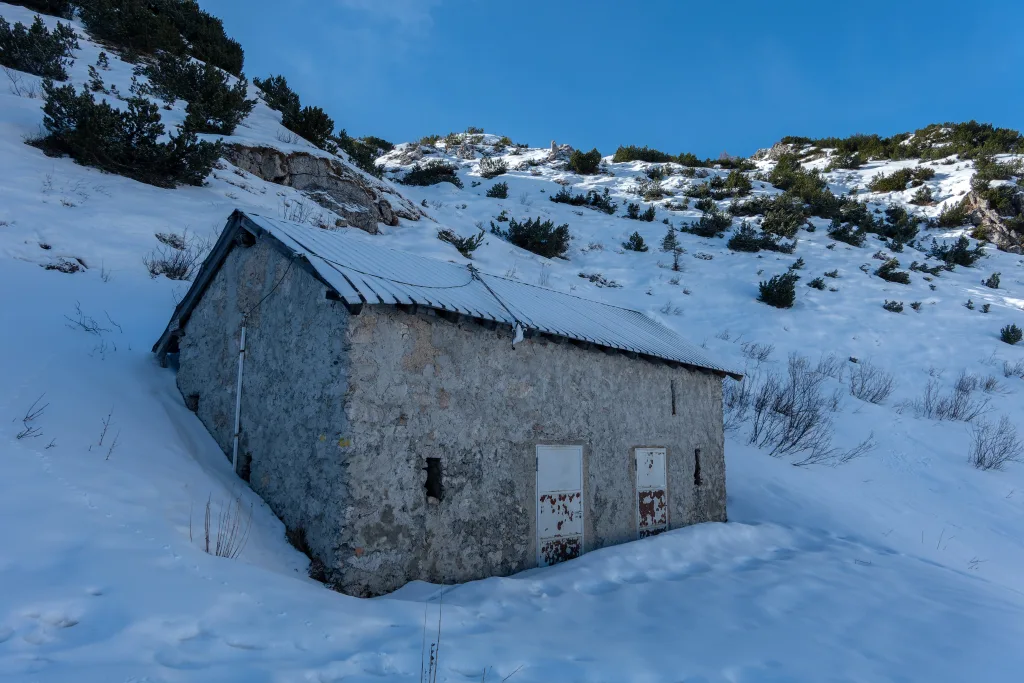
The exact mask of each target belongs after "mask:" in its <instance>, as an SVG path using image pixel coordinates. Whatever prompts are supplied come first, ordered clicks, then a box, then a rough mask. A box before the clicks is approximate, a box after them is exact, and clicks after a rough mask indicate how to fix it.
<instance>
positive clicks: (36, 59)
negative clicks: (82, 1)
mask: <svg viewBox="0 0 1024 683" xmlns="http://www.w3.org/2000/svg"><path fill="white" fill-rule="evenodd" d="M77 49H78V37H77V35H76V34H75V30H74V29H73V28H71V26H70V25H68V24H62V23H60V22H57V26H56V28H54V29H53V31H49V30H47V28H46V24H44V23H43V20H42V19H40V18H39V17H38V16H37V17H36V18H35V21H33V22H32V25H31V26H29V27H26V26H25V25H24V24H22V23H21V22H17V23H15V24H14V26H13V27H12V26H11V25H10V24H9V23H7V20H6V19H4V18H3V17H0V66H6V67H10V68H12V69H17V70H18V71H25V72H27V73H30V74H35V75H36V76H42V77H43V78H50V79H53V80H56V81H63V80H67V77H68V72H67V68H68V67H69V66H71V63H72V62H73V61H74V60H73V59H72V57H71V51H72V50H77Z"/></svg>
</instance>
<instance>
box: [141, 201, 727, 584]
mask: <svg viewBox="0 0 1024 683" xmlns="http://www.w3.org/2000/svg"><path fill="white" fill-rule="evenodd" d="M153 350H154V352H155V353H156V354H157V356H158V357H159V358H160V360H161V361H164V362H165V363H168V364H169V365H171V366H172V367H176V368H177V384H178V387H179V389H180V390H181V394H182V396H183V398H184V400H185V403H186V405H187V406H188V407H189V408H190V409H191V410H193V411H194V412H195V413H196V414H197V415H198V417H199V419H200V420H202V422H203V424H204V425H206V427H207V429H208V430H209V431H210V434H212V435H213V437H214V439H216V441H217V443H218V444H219V445H220V446H221V448H222V449H223V450H224V452H225V453H226V454H227V456H228V458H229V459H230V460H231V462H232V465H233V467H234V468H235V471H236V472H237V473H238V475H239V476H241V477H242V478H243V479H245V480H247V481H248V482H249V484H250V486H252V488H253V490H255V491H256V492H257V493H258V494H259V495H260V496H262V497H263V499H264V500H265V501H266V502H267V504H268V505H269V506H270V507H271V508H272V509H273V510H274V512H275V513H276V514H277V515H278V516H279V517H280V518H281V519H282V520H283V521H284V524H285V525H286V527H287V528H289V529H290V530H295V531H301V534H302V535H303V536H304V538H305V542H306V544H307V545H308V549H309V553H310V554H311V555H312V556H313V557H314V558H316V559H317V560H319V561H320V562H322V564H323V566H324V573H325V575H326V577H327V579H328V580H329V581H330V582H331V583H333V584H334V585H335V586H336V587H337V588H339V589H340V590H342V591H344V592H346V593H349V594H351V595H359V596H372V595H379V594H381V593H385V592H389V591H392V590H395V589H397V588H399V587H400V586H402V585H403V584H405V583H406V582H408V581H411V580H415V579H421V580H424V581H431V582H439V583H442V582H443V583H448V582H459V581H468V580H472V579H479V578H483V577H487V576H494V575H507V574H511V573H514V572H518V571H520V570H524V569H527V568H530V567H536V566H543V565H547V564H551V563H554V562H558V561H562V560H567V559H571V558H574V557H576V556H578V555H580V554H581V553H584V552H587V551H590V550H594V549H596V548H602V547H605V546H609V545H614V544H618V543H625V542H628V541H633V540H636V539H638V538H642V537H644V536H649V535H653V534H657V533H659V532H662V531H665V530H667V529H675V528H678V527H682V526H686V525H688V524H695V523H698V522H708V521H724V520H725V519H726V510H725V459H724V443H723V441H724V439H723V427H722V381H723V378H724V377H726V376H732V377H733V378H735V379H739V378H740V376H739V375H738V374H736V373H734V372H732V371H730V370H728V369H726V368H725V367H723V366H721V365H718V364H717V363H715V362H714V361H712V360H711V359H709V358H708V357H707V356H706V355H705V354H704V353H703V351H702V350H701V349H699V348H696V347H694V346H691V345H690V344H688V343H687V342H685V341H684V340H683V339H681V338H680V337H679V336H677V335H676V334H675V333H673V332H671V331H670V330H668V329H667V328H665V327H663V326H662V325H660V324H658V323H656V322H655V321H653V320H651V319H650V318H648V317H646V316H644V315H643V314H641V313H638V312H636V311H632V310H628V309H624V308H619V307H616V306H610V305H607V304H603V303H597V302H594V301H590V300H587V299H583V298H579V297H575V296H571V295H568V294H565V293H562V292H557V291H553V290H550V289H546V288H542V287H536V286H533V285H528V284H525V283H522V282H519V281H516V280H512V279H507V278H502V277H497V276H494V275H489V274H485V273H482V272H480V271H479V270H477V269H476V268H474V267H473V266H471V265H469V266H467V265H464V264H456V263H451V262H444V261H439V260H434V259H429V258H424V257H421V256H417V255H414V254H410V253H406V252H401V251H397V250H393V249H389V248H387V247H385V246H383V245H382V244H381V242H380V238H375V237H372V236H370V235H367V234H365V233H362V232H360V231H359V230H356V229H346V230H339V231H325V230H322V229H319V228H313V227H310V226H305V225H298V224H294V223H288V222H284V221H280V220H276V219H272V218H267V217H263V216H256V215H252V214H245V213H241V212H238V211H236V212H235V213H234V214H232V216H231V218H230V219H229V221H228V223H227V226H226V227H225V229H224V232H223V233H222V234H221V236H220V238H219V240H218V241H217V244H216V245H215V247H214V249H213V251H212V252H211V254H210V256H209V257H208V258H207V260H206V262H205V263H204V264H203V267H202V269H201V271H200V272H199V274H198V276H197V277H196V279H195V282H194V283H193V285H192V287H191V289H190V290H189V292H188V294H187V295H186V296H185V298H184V299H183V300H182V301H181V303H180V304H179V305H178V306H177V308H176V309H175V311H174V315H173V317H172V318H171V321H170V323H169V325H168V326H167V329H166V330H165V331H164V333H163V335H162V336H161V337H160V340H159V341H158V342H157V343H156V345H155V346H154V349H153Z"/></svg>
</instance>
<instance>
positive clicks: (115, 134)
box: [35, 81, 220, 187]
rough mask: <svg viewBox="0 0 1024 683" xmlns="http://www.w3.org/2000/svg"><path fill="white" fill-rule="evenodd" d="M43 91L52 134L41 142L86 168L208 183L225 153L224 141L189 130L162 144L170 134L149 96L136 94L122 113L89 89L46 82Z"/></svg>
mask: <svg viewBox="0 0 1024 683" xmlns="http://www.w3.org/2000/svg"><path fill="white" fill-rule="evenodd" d="M43 90H44V92H45V93H46V104H45V105H44V106H43V114H44V117H43V125H44V127H45V128H46V130H47V132H48V133H49V134H48V135H47V136H46V137H45V138H43V139H42V140H39V141H38V142H36V143H35V144H36V145H37V146H38V147H40V148H41V149H42V150H43V151H44V152H46V153H47V154H50V155H64V154H66V155H68V156H70V157H71V158H73V159H74V160H75V161H77V162H78V163H80V164H83V165H85V166H94V167H96V168H100V169H102V170H104V171H108V172H110V173H116V174H118V175H123V176H126V177H129V178H134V179H135V180H138V181H140V182H144V183H149V184H151V185H158V186H160V187H174V186H176V185H180V184H188V185H202V184H203V181H204V180H205V178H206V176H207V175H209V173H210V170H211V169H212V168H213V164H214V162H215V161H216V160H217V158H218V157H219V156H220V145H219V144H217V143H210V142H204V141H199V140H198V139H197V138H196V134H195V133H194V132H192V131H188V130H182V131H180V132H179V133H178V135H177V136H174V137H171V139H170V140H169V141H168V142H158V139H159V138H160V137H161V136H162V135H163V134H164V126H163V124H162V123H161V122H160V112H159V108H158V107H157V105H156V104H154V103H152V102H150V101H149V100H147V99H145V98H142V97H132V98H130V99H129V100H128V107H127V109H126V110H123V111H122V110H118V109H114V108H113V107H111V106H110V105H109V104H107V102H105V101H103V102H98V103H97V102H96V101H95V100H94V99H93V96H92V94H91V93H90V92H89V91H88V90H87V89H85V88H83V90H82V92H81V93H76V92H75V89H74V87H72V86H70V85H65V86H61V87H56V86H54V84H53V83H52V82H51V81H45V82H44V83H43Z"/></svg>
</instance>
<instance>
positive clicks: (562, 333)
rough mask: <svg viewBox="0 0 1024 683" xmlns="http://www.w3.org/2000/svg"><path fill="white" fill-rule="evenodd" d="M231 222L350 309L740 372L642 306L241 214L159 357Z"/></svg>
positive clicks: (355, 236) (161, 345)
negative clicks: (441, 316) (462, 322)
mask: <svg viewBox="0 0 1024 683" xmlns="http://www.w3.org/2000/svg"><path fill="white" fill-rule="evenodd" d="M238 228H241V229H244V230H246V231H247V232H249V233H251V234H253V235H256V236H269V237H271V238H272V239H274V240H275V241H277V242H278V243H280V245H281V246H283V247H284V248H285V249H287V250H288V251H289V252H291V253H292V254H293V255H297V256H299V257H301V258H302V259H303V260H305V261H306V262H307V263H308V264H309V266H311V268H312V271H313V272H314V274H315V275H316V276H317V277H318V278H319V279H320V280H321V281H322V282H323V283H324V284H325V285H327V286H328V287H329V288H331V289H332V290H334V292H335V293H336V294H337V297H338V298H339V299H340V300H341V301H343V302H344V303H345V304H346V305H348V306H350V307H357V306H362V305H364V304H371V305H372V304H384V305H407V306H412V305H416V306H423V307H427V308H432V309H437V310H440V311H446V312H449V313H458V314H462V315H466V316H470V317H473V318H478V319H482V320H487V321H493V322H496V323H502V324H507V325H510V326H513V327H514V326H515V325H517V324H518V325H519V326H520V327H521V328H522V329H523V330H524V331H525V332H527V333H531V332H533V333H538V332H539V333H545V334H549V335H552V336H555V337H561V338H565V339H571V340H575V341H578V342H585V343H589V344H593V345H595V346H600V347H604V348H609V349H616V350H619V351H624V352H627V353H634V354H637V355H640V356H646V357H649V358H657V359H661V360H665V361H671V362H675V363H679V364H682V365H685V366H689V367H693V368H700V369H705V370H711V371H714V372H716V373H720V374H727V375H730V376H732V377H734V378H736V379H739V378H741V377H742V375H741V374H740V373H738V372H736V371H734V370H731V369H728V368H726V367H724V366H723V365H721V364H719V363H717V362H715V361H713V360H712V359H711V358H709V357H708V356H707V355H706V354H705V353H704V351H703V350H702V349H700V348H698V347H696V346H693V345H691V344H689V343H688V342H686V341H685V340H683V339H682V338H681V337H679V335H677V334H676V333H674V332H673V331H671V330H669V329H668V328H667V327H665V326H664V325H661V324H659V323H657V322H655V321H654V320H652V319H651V318H649V317H647V316H645V315H644V314H643V313H640V312H639V311H634V310H631V309H628V308H621V307H619V306H612V305H609V304H605V303H601V302H597V301H591V300H589V299H583V298H581V297H578V296H573V295H571V294H565V293H563V292H558V291H555V290H552V289H548V288H545V287H538V286H535V285H530V284H526V283H523V282H519V281H518V280H511V279H508V278H503V277H499V276H497V275H491V274H487V273H482V272H480V271H479V270H477V269H476V268H474V267H473V266H471V265H470V266H467V265H462V264H457V263H451V262H447V261H439V260H437V259H432V258H427V257H423V256H417V255H416V254H412V253H409V252H404V251H399V250H396V249H391V248H388V247H386V246H384V245H382V244H379V243H376V241H375V240H374V238H372V237H370V236H368V235H365V234H364V233H361V232H359V231H357V230H324V229H322V228H315V227H312V226H309V225H303V224H299V223H292V222H290V221H284V220H279V219H276V218H269V217H267V216H260V215H256V214H251V213H243V212H241V211H236V212H235V213H234V214H232V217H231V220H229V221H228V225H227V227H226V228H225V231H224V233H223V234H222V235H221V238H220V239H219V240H218V243H217V246H216V247H214V250H213V252H211V254H210V256H209V257H208V258H207V261H206V263H204V264H203V268H202V271H201V272H200V274H199V275H198V276H197V277H196V280H195V283H194V284H193V286H192V289H191V290H190V291H189V293H188V295H186V296H185V298H184V299H183V300H182V301H181V303H180V304H179V305H178V309H177V310H175V313H174V318H173V319H172V321H171V324H170V325H168V328H167V330H166V331H165V332H164V334H163V336H161V338H160V341H158V342H157V344H156V345H155V346H154V347H153V350H154V352H156V353H157V354H159V355H160V356H161V357H162V356H163V355H164V354H165V353H167V352H168V351H169V350H170V349H169V348H168V347H169V345H170V344H171V343H172V341H173V336H174V333H175V330H176V329H177V328H178V327H179V326H180V325H183V324H184V321H185V320H187V318H188V316H189V314H190V313H191V309H192V308H193V307H194V306H195V304H196V303H197V302H198V300H199V297H200V296H201V294H202V290H203V289H205V287H206V285H207V284H208V283H209V281H210V280H211V279H212V277H213V275H214V273H215V272H216V270H217V269H219V267H220V264H221V263H222V262H223V259H224V257H225V256H226V255H227V251H228V250H229V249H230V245H231V243H232V242H233V240H234V238H235V235H236V232H237V229H238Z"/></svg>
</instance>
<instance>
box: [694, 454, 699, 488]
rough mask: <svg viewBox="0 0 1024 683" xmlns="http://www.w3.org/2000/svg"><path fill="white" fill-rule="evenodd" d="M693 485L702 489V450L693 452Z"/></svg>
mask: <svg viewBox="0 0 1024 683" xmlns="http://www.w3.org/2000/svg"><path fill="white" fill-rule="evenodd" d="M693 485H694V487H695V488H700V449H699V448H697V449H695V450H694V451H693Z"/></svg>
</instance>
